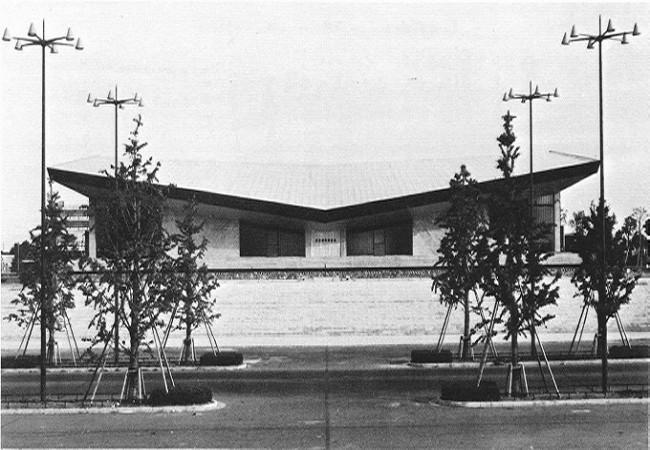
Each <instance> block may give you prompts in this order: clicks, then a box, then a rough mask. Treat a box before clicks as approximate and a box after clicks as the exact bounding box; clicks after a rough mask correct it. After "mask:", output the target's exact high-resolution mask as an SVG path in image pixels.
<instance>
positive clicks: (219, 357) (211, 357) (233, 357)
mask: <svg viewBox="0 0 650 450" xmlns="http://www.w3.org/2000/svg"><path fill="white" fill-rule="evenodd" d="M243 363H244V355H242V354H241V353H239V352H235V351H225V352H218V353H212V352H207V353H204V354H202V355H201V358H200V359H199V364H200V365H202V366H240V365H242V364H243Z"/></svg>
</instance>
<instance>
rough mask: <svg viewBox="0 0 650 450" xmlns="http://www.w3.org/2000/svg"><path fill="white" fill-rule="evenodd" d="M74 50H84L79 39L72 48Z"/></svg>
mask: <svg viewBox="0 0 650 450" xmlns="http://www.w3.org/2000/svg"><path fill="white" fill-rule="evenodd" d="M74 48H76V49H77V50H83V49H84V45H83V43H82V42H81V38H77V44H76V45H75V46H74Z"/></svg>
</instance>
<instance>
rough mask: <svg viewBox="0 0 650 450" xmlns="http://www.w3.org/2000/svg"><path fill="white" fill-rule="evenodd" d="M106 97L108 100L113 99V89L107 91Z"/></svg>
mask: <svg viewBox="0 0 650 450" xmlns="http://www.w3.org/2000/svg"><path fill="white" fill-rule="evenodd" d="M106 98H107V99H109V100H113V91H112V90H110V91H108V95H107V96H106Z"/></svg>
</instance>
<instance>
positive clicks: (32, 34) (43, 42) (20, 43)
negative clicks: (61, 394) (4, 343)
mask: <svg viewBox="0 0 650 450" xmlns="http://www.w3.org/2000/svg"><path fill="white" fill-rule="evenodd" d="M12 39H13V40H15V41H16V46H15V47H14V48H15V49H16V50H19V51H22V49H23V48H25V47H30V46H40V47H41V55H42V56H41V68H42V71H41V252H40V253H41V255H40V259H41V271H40V272H41V273H40V282H41V300H40V301H41V303H40V308H41V402H46V400H47V388H46V372H45V358H46V342H45V335H46V333H47V326H46V325H47V324H46V321H47V313H48V309H49V308H48V305H47V302H46V298H45V49H46V48H49V49H50V53H58V50H57V47H61V46H64V47H74V48H75V49H77V50H83V44H82V43H81V39H77V43H76V44H71V43H70V42H69V41H74V37H73V35H72V30H71V29H70V28H68V32H67V33H66V35H65V36H59V37H55V38H50V39H46V38H45V21H43V35H42V36H39V35H38V33H37V32H36V28H35V27H34V24H33V23H32V24H30V25H29V30H28V31H27V37H12V36H11V34H10V33H9V30H8V29H7V28H5V31H4V34H3V35H2V40H3V41H6V42H11V40H12Z"/></svg>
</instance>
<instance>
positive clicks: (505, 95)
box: [503, 92, 508, 102]
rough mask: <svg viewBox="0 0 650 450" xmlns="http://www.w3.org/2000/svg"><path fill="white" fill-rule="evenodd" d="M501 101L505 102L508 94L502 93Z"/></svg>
mask: <svg viewBox="0 0 650 450" xmlns="http://www.w3.org/2000/svg"><path fill="white" fill-rule="evenodd" d="M503 101H504V102H507V101H508V94H507V93H505V92H504V93H503Z"/></svg>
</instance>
